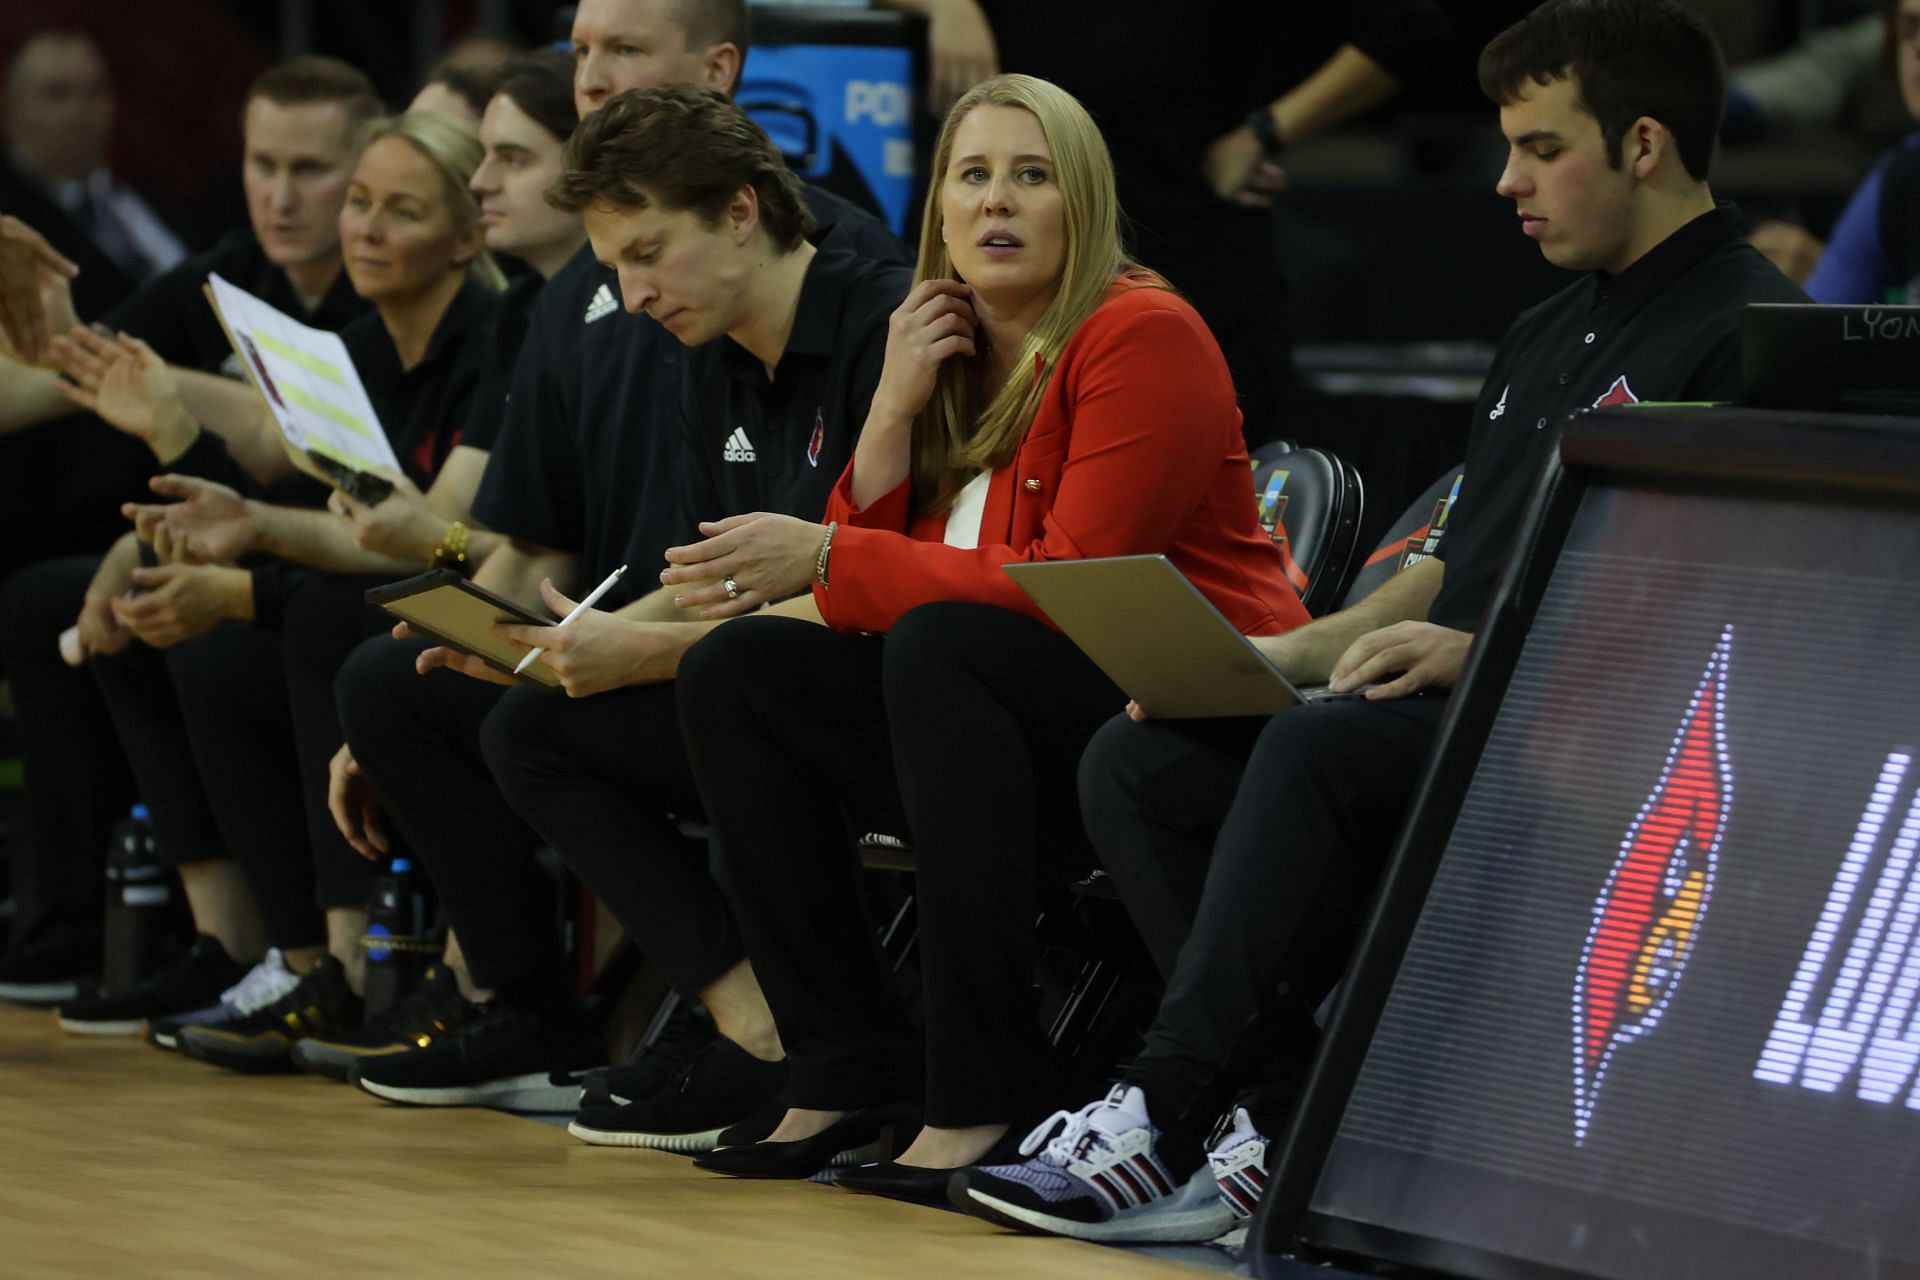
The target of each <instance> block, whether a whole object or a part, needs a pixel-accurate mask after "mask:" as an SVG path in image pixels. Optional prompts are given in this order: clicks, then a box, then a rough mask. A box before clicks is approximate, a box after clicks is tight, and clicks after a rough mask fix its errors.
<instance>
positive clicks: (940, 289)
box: [870, 280, 975, 422]
mask: <svg viewBox="0 0 1920 1280" xmlns="http://www.w3.org/2000/svg"><path fill="white" fill-rule="evenodd" d="M974 331H975V323H974V315H973V290H972V289H970V288H969V287H968V286H966V285H964V284H962V283H960V282H959V281H958V280H922V281H921V282H920V283H919V284H917V285H915V286H914V287H913V291H912V292H911V293H909V294H907V298H906V301H904V302H902V303H901V304H900V305H899V306H898V307H897V308H895V309H894V313H893V317H892V319H890V320H889V321H888V322H887V354H886V358H885V363H884V364H883V365H882V367H881V370H880V385H879V386H878V387H876V388H875V389H874V392H873V407H874V408H875V409H880V410H882V413H881V414H880V415H873V416H872V417H870V420H873V418H878V419H879V420H882V421H892V422H912V421H913V419H914V418H916V417H917V416H919V413H920V411H921V410H922V409H924V408H926V407H927V401H929V400H931V399H933V389H934V387H935V385H936V384H937V383H938V381H939V376H940V366H941V365H942V364H943V363H945V362H946V361H947V360H949V359H951V358H952V357H954V356H972V355H973V354H974V351H975V346H974Z"/></svg>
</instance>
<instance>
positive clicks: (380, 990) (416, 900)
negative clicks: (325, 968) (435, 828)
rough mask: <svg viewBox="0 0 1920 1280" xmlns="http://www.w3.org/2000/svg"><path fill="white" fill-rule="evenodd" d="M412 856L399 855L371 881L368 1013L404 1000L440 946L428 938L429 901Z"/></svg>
mask: <svg viewBox="0 0 1920 1280" xmlns="http://www.w3.org/2000/svg"><path fill="white" fill-rule="evenodd" d="M424 890H425V885H424V883H423V882H422V879H421V876H420V874H419V873H418V872H416V871H415V870H414V869H413V860H412V859H411V858H395V859H394V860H393V862H392V863H391V864H390V865H389V866H388V868H387V872H386V874H385V875H382V876H377V877H375V878H374V882H373V895H372V897H371V898H370V899H369V900H368V902H367V935H366V937H365V938H364V939H362V941H363V942H364V943H365V945H366V950H367V986H366V993H367V1017H368V1018H369V1019H372V1018H377V1017H379V1016H380V1015H381V1014H383V1013H385V1012H386V1011H387V1010H388V1009H391V1008H392V1007H393V1006H394V1005H395V1004H397V1003H399V1002H400V1001H401V1000H403V999H405V998H406V996H407V994H408V993H409V992H411V991H412V990H413V989H414V987H415V986H417V985H418V984H419V982H420V976H421V974H423V973H425V972H426V968H427V966H428V965H429V964H431V963H432V962H433V959H434V954H435V952H437V950H438V948H436V947H434V946H433V945H432V942H431V940H430V939H429V938H428V936H427V924H428V919H427V899H426V894H425V892H424Z"/></svg>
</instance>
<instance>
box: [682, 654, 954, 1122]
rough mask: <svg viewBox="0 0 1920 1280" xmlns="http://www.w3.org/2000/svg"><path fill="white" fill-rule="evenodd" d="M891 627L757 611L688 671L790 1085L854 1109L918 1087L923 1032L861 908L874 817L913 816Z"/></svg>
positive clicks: (691, 717) (729, 871) (707, 787)
mask: <svg viewBox="0 0 1920 1280" xmlns="http://www.w3.org/2000/svg"><path fill="white" fill-rule="evenodd" d="M881 647H882V644H881V640H880V639H879V637H876V636H850V635H842V634H840V633H837V632H833V631H829V630H827V629H826V628H824V627H820V626H815V625H813V624H811V623H806V622H800V621H797V620H793V619H788V618H743V619H741V620H740V621H738V622H730V623H728V624H727V625H726V626H724V627H720V628H718V629H717V630H715V631H713V632H712V633H711V634H709V635H708V636H707V637H706V638H705V639H703V640H701V641H700V642H699V643H698V644H696V645H694V646H693V648H692V649H690V650H689V651H688V652H687V655H686V657H685V658H683V659H682V660H681V663H680V678H679V680H678V681H677V682H676V684H677V695H678V699H679V707H680V724H681V727H682V728H683V729H684V731H685V733H686V744H687V753H688V756H689V758H690V759H691V760H692V763H693V773H694V777H695V778H696V779H698V781H699V785H700V794H701V797H702V798H703V799H704V801H705V802H706V809H707V815H708V819H709V821H711V822H712V824H713V826H714V829H715V831H716V832H718V834H719V843H720V850H721V855H720V856H721V871H722V881H723V883H724V885H725V887H726V890H727V894H728V897H729V898H730V899H731V901H732V903H733V908H734V916H735V919H737V920H738V921H739V926H740V932H741V935H742V937H744V938H745V940H746V944H747V954H748V956H749V957H750V958H751V959H752V961H753V968H754V973H755V975H756V976H757V977H758V978H759V980H760V985H761V988H762V989H763V990H764V991H765V992H766V996H767V1003H768V1005H769V1006H770V1007H771V1008H772V1010H773V1016H774V1021H775V1022H776V1023H777V1024H778V1025H779V1028H780V1039H781V1041H782V1042H783V1043H784V1044H785V1046H786V1049H787V1061H788V1071H789V1075H788V1084H787V1100H788V1101H789V1102H790V1103H792V1104H793V1105H794V1106H797V1107H813V1108H819V1109H822V1110H851V1109H853V1108H856V1107H863V1106H868V1105H872V1104H875V1103H880V1102H888V1101H895V1100H898V1099H902V1098H906V1097H911V1096H913V1095H914V1094H915V1093H916V1092H917V1091H918V1088H919V1083H920V1080H919V1077H920V1070H919V1064H920V1049H921V1040H920V1035H919V1033H918V1032H917V1031H916V1030H915V1029H914V1028H913V1026H912V1024H911V1023H909V1022H908V1020H907V1018H906V1015H905V1013H904V1012H903V1010H902V1009H901V1007H900V1004H899V1001H898V1000H897V999H896V998H895V996H894V993H893V992H892V990H891V989H890V987H889V985H888V983H887V981H886V978H885V976H884V971H883V968H882V965H881V962H880V957H879V954H878V949H877V947H876V945H875V943H874V937H873V931H872V929H871V927H870V926H869V924H868V922H867V920H866V919H865V916H864V913H863V912H862V910H861V905H860V904H861V898H862V895H861V882H860V877H861V874H862V873H861V870H860V866H859V861H858V859H857V858H856V856H855V854H854V851H853V840H854V838H856V837H857V836H858V834H859V832H861V831H873V830H879V831H894V832H899V831H903V830H905V829H906V823H905V820H904V817H903V816H902V814H901V812H900V805H899V798H898V788H897V787H896V786H895V783H894V777H893V761H892V757H891V754H890V752H889V750H888V741H887V721H886V709H885V706H884V704H883V703H882V701H881V691H880V682H881V674H880V672H881Z"/></svg>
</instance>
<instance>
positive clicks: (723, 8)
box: [673, 0, 753, 60]
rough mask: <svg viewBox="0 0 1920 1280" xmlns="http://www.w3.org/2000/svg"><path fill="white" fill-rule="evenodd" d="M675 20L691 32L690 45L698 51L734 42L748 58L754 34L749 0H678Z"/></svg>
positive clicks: (688, 34) (675, 5)
mask: <svg viewBox="0 0 1920 1280" xmlns="http://www.w3.org/2000/svg"><path fill="white" fill-rule="evenodd" d="M673 22H674V25H675V26H677V27H679V28H680V29H681V30H682V31H684V32H686V33H687V48H688V49H691V50H693V51H695V52H698V51H700V50H702V49H711V48H713V46H715V45H717V44H730V45H732V46H733V47H734V48H736V49H738V50H739V51H740V57H741V58H742V59H743V60H744V59H745V58H746V56H747V45H748V43H750V42H751V40H752V38H753V34H752V29H751V28H750V27H749V26H748V24H747V0H676V3H675V4H674V6H673Z"/></svg>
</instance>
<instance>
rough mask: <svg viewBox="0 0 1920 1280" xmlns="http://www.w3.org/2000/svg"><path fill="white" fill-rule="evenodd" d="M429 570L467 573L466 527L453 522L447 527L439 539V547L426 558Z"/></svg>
mask: <svg viewBox="0 0 1920 1280" xmlns="http://www.w3.org/2000/svg"><path fill="white" fill-rule="evenodd" d="M427 567H428V568H429V569H452V570H454V571H455V572H456V573H465V572H466V571H467V526H466V525H464V524H462V523H461V522H460V521H458V520H455V521H454V522H453V523H452V524H450V525H448V526H447V531H446V533H445V534H443V535H442V536H441V538H440V545H439V546H437V547H435V548H434V549H433V554H432V555H430V556H428V557H427Z"/></svg>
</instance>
